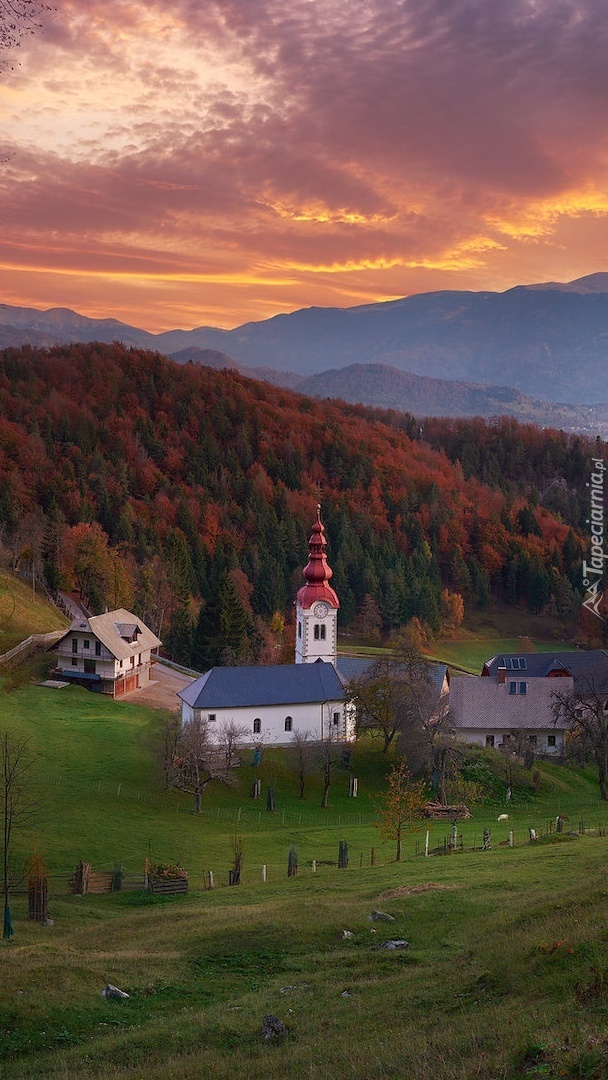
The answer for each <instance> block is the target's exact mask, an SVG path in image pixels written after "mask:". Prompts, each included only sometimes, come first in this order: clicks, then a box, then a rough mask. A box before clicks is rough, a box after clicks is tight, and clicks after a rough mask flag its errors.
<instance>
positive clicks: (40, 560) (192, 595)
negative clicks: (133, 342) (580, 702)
mask: <svg viewBox="0 0 608 1080" xmlns="http://www.w3.org/2000/svg"><path fill="white" fill-rule="evenodd" d="M602 449H603V446H602V445H599V447H598V444H597V443H596V441H595V440H593V441H589V442H587V441H586V440H584V439H581V438H577V437H574V436H568V435H564V434H562V433H558V432H544V431H540V430H538V429H534V428H526V427H522V426H520V425H518V424H516V423H514V422H512V421H508V420H506V421H500V422H498V423H496V424H492V423H484V422H483V421H479V422H477V421H474V422H466V421H462V422H458V423H456V422H453V421H450V420H436V421H429V422H427V423H426V424H425V426H424V429H423V430H421V429H420V428H419V426H418V423H417V422H416V421H415V420H414V419H413V418H412V417H409V416H403V415H400V414H397V413H390V412H380V411H379V410H373V409H368V408H364V407H362V406H353V405H345V404H343V403H340V402H336V401H329V400H327V401H313V400H311V399H309V398H306V397H302V396H301V395H298V394H295V393H291V392H290V391H287V390H282V389H279V388H277V387H274V386H271V385H269V384H266V383H259V382H254V381H252V380H250V379H247V378H245V377H244V376H242V375H239V374H237V373H236V372H232V371H216V370H212V369H210V368H202V367H198V366H193V365H185V366H180V365H177V364H175V363H173V362H171V361H169V360H167V359H165V358H163V357H162V356H160V355H157V354H153V353H146V352H142V351H139V350H130V349H127V348H125V347H123V346H121V345H119V344H114V345H95V344H93V345H91V344H89V345H72V346H66V347H55V348H53V349H51V350H50V351H46V350H38V349H33V348H30V347H25V348H22V349H6V350H4V351H3V352H2V353H0V528H1V530H2V532H1V537H2V554H3V558H4V562H5V564H7V565H10V566H12V567H13V568H17V567H21V568H25V569H27V568H29V567H30V566H31V565H32V564H33V565H34V566H35V567H36V568H37V569H38V570H39V571H42V570H43V571H44V574H45V576H46V579H47V581H48V583H49V585H50V586H51V587H52V588H57V587H58V586H63V587H65V588H76V589H78V590H79V591H80V593H81V595H82V596H83V598H84V599H85V601H86V602H87V603H88V604H89V606H90V607H91V609H92V610H94V611H99V610H103V609H104V607H105V606H106V605H108V606H110V607H115V606H119V605H123V606H125V607H127V608H133V609H135V610H136V611H138V613H139V614H140V615H141V617H142V618H143V619H144V620H146V621H147V622H149V624H150V625H151V626H152V627H153V628H154V629H155V630H156V631H159V632H160V634H161V636H162V637H163V640H164V641H165V643H166V647H167V650H168V651H169V653H171V654H172V655H174V656H175V657H176V658H179V659H181V660H184V661H188V662H191V663H192V664H194V665H195V666H197V667H201V666H203V665H204V664H206V663H209V662H211V663H213V662H216V661H217V660H218V659H224V660H229V661H234V660H237V661H238V660H248V659H262V660H269V659H270V658H271V657H273V656H276V654H277V652H278V650H279V646H280V643H281V629H282V619H281V618H274V619H273V616H275V615H277V614H278V615H279V616H281V617H282V618H284V619H286V621H287V623H288V624H289V620H290V615H291V610H292V607H291V605H292V601H293V598H294V596H295V591H296V589H297V587H298V586H299V585H300V584H301V580H302V579H301V568H302V566H303V565H304V563H305V562H306V555H307V539H308V535H309V532H310V526H311V523H312V521H313V520H314V516H315V506H316V503H317V501H319V500H320V501H321V502H322V505H323V520H324V523H325V526H326V531H327V537H328V542H329V554H330V563H331V566H332V568H333V570H334V574H335V578H334V583H335V585H336V588H337V589H338V592H339V596H340V600H341V605H342V609H341V625H342V627H343V628H346V627H349V626H352V625H353V624H356V622H357V620H359V621H361V620H363V621H365V620H366V619H368V620H369V619H371V620H372V622H375V621H377V620H378V619H379V620H381V624H382V628H383V629H384V630H390V629H391V628H392V627H395V626H397V625H400V624H402V623H404V622H407V621H408V620H409V619H411V618H412V617H413V616H417V617H418V618H419V619H421V620H422V621H424V622H425V623H427V624H428V625H429V626H430V628H431V629H433V630H437V629H439V627H440V625H441V621H442V618H443V617H445V612H446V610H449V609H450V605H451V607H452V609H453V608H454V603H455V604H456V607H457V606H458V601H457V600H456V601H454V596H456V597H462V598H463V600H464V604H465V607H472V606H484V605H487V604H488V603H489V602H490V600H491V598H492V597H495V598H497V599H500V600H501V601H506V602H509V603H518V604H524V605H527V606H528V607H529V608H530V609H531V610H534V611H542V610H547V611H554V612H558V613H561V614H563V615H564V616H568V615H572V614H573V612H574V611H576V610H577V608H578V606H579V604H580V597H579V593H578V591H577V590H578V589H579V587H580V558H581V554H582V550H583V549H582V541H583V533H582V531H581V526H582V524H583V521H584V517H585V506H584V497H585V490H586V489H585V483H586V481H587V479H588V476H587V473H588V472H589V459H590V456H591V454H593V455H596V454H599V453H601V451H602ZM446 590H447V591H446ZM442 593H443V597H442Z"/></svg>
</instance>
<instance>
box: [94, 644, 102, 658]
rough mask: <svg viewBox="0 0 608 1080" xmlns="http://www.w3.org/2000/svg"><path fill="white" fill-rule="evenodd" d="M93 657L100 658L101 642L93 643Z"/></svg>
mask: <svg viewBox="0 0 608 1080" xmlns="http://www.w3.org/2000/svg"><path fill="white" fill-rule="evenodd" d="M95 656H101V641H96V642H95Z"/></svg>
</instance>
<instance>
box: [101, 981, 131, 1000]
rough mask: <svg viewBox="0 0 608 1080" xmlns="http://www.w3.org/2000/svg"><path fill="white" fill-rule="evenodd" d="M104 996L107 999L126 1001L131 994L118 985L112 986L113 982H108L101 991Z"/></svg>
mask: <svg viewBox="0 0 608 1080" xmlns="http://www.w3.org/2000/svg"><path fill="white" fill-rule="evenodd" d="M101 996H102V998H105V999H106V1001H110V1000H112V1001H125V1000H126V999H127V998H128V997H129V995H128V994H126V993H125V991H124V990H119V989H118V987H117V986H112V983H108V985H107V986H106V987H105V989H104V990H102V991H101Z"/></svg>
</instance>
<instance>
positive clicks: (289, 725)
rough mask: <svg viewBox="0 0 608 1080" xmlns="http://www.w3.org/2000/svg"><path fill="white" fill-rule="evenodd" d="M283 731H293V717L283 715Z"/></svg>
mask: <svg viewBox="0 0 608 1080" xmlns="http://www.w3.org/2000/svg"><path fill="white" fill-rule="evenodd" d="M285 731H293V717H291V716H286V717H285Z"/></svg>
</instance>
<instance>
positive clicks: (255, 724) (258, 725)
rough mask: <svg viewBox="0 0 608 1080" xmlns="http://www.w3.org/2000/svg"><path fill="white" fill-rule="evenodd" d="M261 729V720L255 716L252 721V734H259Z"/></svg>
mask: <svg viewBox="0 0 608 1080" xmlns="http://www.w3.org/2000/svg"><path fill="white" fill-rule="evenodd" d="M261 730H262V721H261V720H260V718H259V717H257V716H256V718H255V720H254V721H253V734H254V735H259V734H260V732H261Z"/></svg>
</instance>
